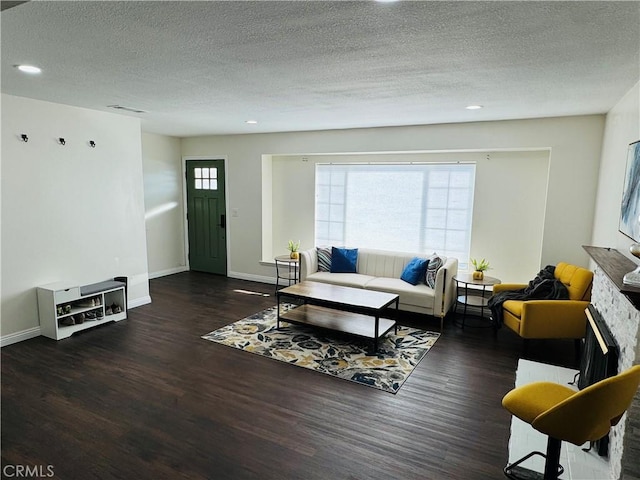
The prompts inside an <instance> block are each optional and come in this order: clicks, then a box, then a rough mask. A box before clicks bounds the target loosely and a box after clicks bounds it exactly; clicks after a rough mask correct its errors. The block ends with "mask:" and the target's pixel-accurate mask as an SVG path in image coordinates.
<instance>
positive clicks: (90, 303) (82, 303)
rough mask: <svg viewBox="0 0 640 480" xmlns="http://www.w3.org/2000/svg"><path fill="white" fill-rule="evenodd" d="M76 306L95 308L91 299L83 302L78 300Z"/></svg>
mask: <svg viewBox="0 0 640 480" xmlns="http://www.w3.org/2000/svg"><path fill="white" fill-rule="evenodd" d="M76 306H78V307H82V308H86V307H95V306H96V302H95V300H94V299H93V298H85V299H83V300H79V301H78V302H77V303H76Z"/></svg>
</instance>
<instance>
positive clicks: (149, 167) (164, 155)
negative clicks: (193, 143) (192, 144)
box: [142, 133, 187, 278]
mask: <svg viewBox="0 0 640 480" xmlns="http://www.w3.org/2000/svg"><path fill="white" fill-rule="evenodd" d="M142 167H143V171H144V206H145V225H146V234H147V257H148V258H147V265H148V268H149V278H155V277H158V276H162V275H168V274H171V273H177V272H181V271H185V270H186V269H187V266H186V265H187V264H186V254H185V235H184V228H185V224H184V200H183V193H182V185H183V183H182V176H183V172H182V156H181V154H180V139H179V138H176V137H167V136H164V135H155V134H151V133H143V134H142Z"/></svg>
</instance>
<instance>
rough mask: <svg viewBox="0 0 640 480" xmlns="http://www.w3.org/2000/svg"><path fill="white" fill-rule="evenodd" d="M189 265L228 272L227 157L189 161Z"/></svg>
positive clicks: (200, 269) (215, 271) (210, 271)
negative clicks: (225, 162)
mask: <svg viewBox="0 0 640 480" xmlns="http://www.w3.org/2000/svg"><path fill="white" fill-rule="evenodd" d="M187 223H188V226H187V228H188V229H189V266H190V268H191V270H197V271H200V272H209V273H217V274H219V275H226V274H227V240H226V239H227V232H226V207H225V199H224V160H187Z"/></svg>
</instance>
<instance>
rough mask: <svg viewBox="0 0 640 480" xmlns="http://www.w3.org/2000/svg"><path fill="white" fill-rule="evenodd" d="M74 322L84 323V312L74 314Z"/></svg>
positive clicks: (77, 323)
mask: <svg viewBox="0 0 640 480" xmlns="http://www.w3.org/2000/svg"><path fill="white" fill-rule="evenodd" d="M73 322H74V323H75V324H76V325H80V324H81V323H84V313H76V314H75V315H74V316H73Z"/></svg>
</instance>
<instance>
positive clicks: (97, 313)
mask: <svg viewBox="0 0 640 480" xmlns="http://www.w3.org/2000/svg"><path fill="white" fill-rule="evenodd" d="M96 318H97V319H98V320H102V319H103V318H104V312H103V311H102V309H100V310H98V311H97V312H96Z"/></svg>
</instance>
